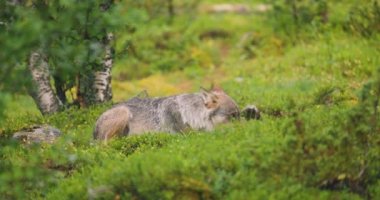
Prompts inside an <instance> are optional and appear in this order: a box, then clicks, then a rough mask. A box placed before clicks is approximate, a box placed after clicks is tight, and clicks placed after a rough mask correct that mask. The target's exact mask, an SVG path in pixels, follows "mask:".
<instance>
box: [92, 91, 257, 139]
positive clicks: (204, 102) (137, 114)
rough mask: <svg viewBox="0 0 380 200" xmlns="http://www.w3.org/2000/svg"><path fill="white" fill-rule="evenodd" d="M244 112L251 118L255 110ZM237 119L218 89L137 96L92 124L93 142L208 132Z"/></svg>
mask: <svg viewBox="0 0 380 200" xmlns="http://www.w3.org/2000/svg"><path fill="white" fill-rule="evenodd" d="M247 109H248V110H250V111H251V112H250V113H249V112H247V113H248V114H245V116H251V117H252V112H253V111H252V109H257V108H256V107H252V106H251V107H248V108H247ZM254 113H256V114H257V113H258V110H257V111H256V110H255V112H254ZM239 117H240V111H239V108H238V106H237V104H236V102H235V101H234V100H233V99H232V98H231V97H230V96H228V95H227V94H226V93H225V92H224V91H223V90H222V89H220V88H214V89H211V90H209V91H207V90H206V89H201V91H200V92H198V93H191V94H179V95H175V96H169V97H158V98H149V97H141V96H137V97H134V98H132V99H130V100H128V101H126V102H122V103H119V104H116V105H115V106H113V107H112V108H111V109H109V110H107V111H105V112H104V113H103V114H101V115H100V117H99V118H98V120H97V121H96V124H95V130H94V139H98V140H103V141H107V140H109V139H110V138H113V137H115V136H127V135H137V134H143V133H146V132H169V133H178V132H183V131H185V130H188V129H192V130H205V131H211V130H213V129H214V127H215V126H216V125H218V124H221V123H226V122H229V121H231V120H233V119H238V118H239Z"/></svg>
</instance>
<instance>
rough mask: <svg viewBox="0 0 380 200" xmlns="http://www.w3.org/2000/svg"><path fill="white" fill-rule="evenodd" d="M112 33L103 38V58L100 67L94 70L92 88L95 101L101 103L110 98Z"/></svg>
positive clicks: (112, 51) (112, 54)
mask: <svg viewBox="0 0 380 200" xmlns="http://www.w3.org/2000/svg"><path fill="white" fill-rule="evenodd" d="M112 42H113V34H112V33H108V34H107V36H106V37H105V38H104V40H103V48H104V59H103V63H102V68H101V69H100V70H99V71H95V72H94V83H93V86H92V87H93V89H94V91H95V100H96V103H103V102H107V101H110V100H111V99H112V88H111V70H112V66H113V57H114V49H113V45H112Z"/></svg>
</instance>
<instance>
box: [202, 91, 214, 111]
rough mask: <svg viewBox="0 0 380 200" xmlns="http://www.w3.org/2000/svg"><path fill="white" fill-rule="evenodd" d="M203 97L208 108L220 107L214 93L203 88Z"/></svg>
mask: <svg viewBox="0 0 380 200" xmlns="http://www.w3.org/2000/svg"><path fill="white" fill-rule="evenodd" d="M201 95H202V98H203V102H204V105H205V106H206V108H209V109H211V108H216V107H217V106H218V97H217V96H216V95H215V94H213V93H212V92H209V91H207V90H206V89H204V88H202V87H201Z"/></svg>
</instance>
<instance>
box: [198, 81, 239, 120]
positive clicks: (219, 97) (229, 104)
mask: <svg viewBox="0 0 380 200" xmlns="http://www.w3.org/2000/svg"><path fill="white" fill-rule="evenodd" d="M201 94H202V97H203V100H204V104H205V106H206V108H207V109H209V110H210V120H211V121H212V123H213V124H220V123H225V122H228V121H231V120H232V119H234V118H239V116H240V112H239V108H238V106H237V105H236V103H235V101H234V100H233V99H232V98H231V97H230V96H228V95H227V94H226V93H225V92H224V91H223V90H222V89H221V88H213V89H211V90H210V91H207V90H205V89H201Z"/></svg>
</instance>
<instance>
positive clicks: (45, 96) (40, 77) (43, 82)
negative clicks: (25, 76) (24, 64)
mask: <svg viewBox="0 0 380 200" xmlns="http://www.w3.org/2000/svg"><path fill="white" fill-rule="evenodd" d="M28 68H29V70H30V72H31V75H32V80H33V86H32V89H31V91H30V95H31V96H32V98H33V99H34V101H35V103H36V104H37V106H38V108H39V110H40V111H41V113H42V114H43V115H46V114H52V113H55V112H57V111H59V109H60V107H61V106H62V103H61V102H60V101H59V99H58V98H57V96H56V94H55V93H54V91H53V89H52V86H51V84H50V72H49V66H48V63H47V59H46V58H45V57H44V56H43V54H41V53H40V52H37V51H36V52H32V53H31V54H30V57H29V61H28Z"/></svg>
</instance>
